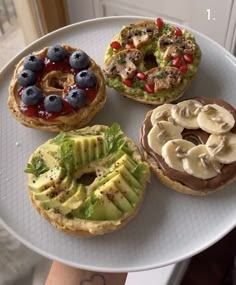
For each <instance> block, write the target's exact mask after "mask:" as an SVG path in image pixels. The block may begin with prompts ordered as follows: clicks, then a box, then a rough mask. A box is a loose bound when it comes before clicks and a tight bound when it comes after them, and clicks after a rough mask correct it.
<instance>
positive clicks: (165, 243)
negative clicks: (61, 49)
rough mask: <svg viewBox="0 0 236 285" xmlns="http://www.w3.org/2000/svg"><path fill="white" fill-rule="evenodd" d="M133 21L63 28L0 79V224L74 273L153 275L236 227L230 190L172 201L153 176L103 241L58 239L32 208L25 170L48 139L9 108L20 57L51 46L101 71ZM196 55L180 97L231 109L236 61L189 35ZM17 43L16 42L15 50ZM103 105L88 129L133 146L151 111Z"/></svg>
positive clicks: (234, 194) (114, 98)
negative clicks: (77, 54)
mask: <svg viewBox="0 0 236 285" xmlns="http://www.w3.org/2000/svg"><path fill="white" fill-rule="evenodd" d="M139 19H140V18H137V17H115V18H112V17H111V18H102V19H97V20H92V21H86V22H83V23H79V24H75V25H72V26H68V27H65V28H63V29H61V30H58V31H56V32H54V33H51V34H49V35H47V36H45V37H43V38H42V39H40V40H38V41H36V42H35V43H33V44H32V45H31V46H29V47H27V48H26V49H25V50H24V51H22V52H21V53H20V54H18V55H17V57H15V58H14V59H13V60H12V61H11V62H10V63H9V64H8V65H7V66H6V67H5V68H4V69H3V70H2V72H1V77H0V94H1V97H0V134H1V149H0V150H1V152H0V217H1V221H2V223H3V225H5V227H6V228H7V229H8V230H9V231H10V232H11V233H13V234H14V235H15V236H16V237H17V238H18V239H19V240H21V241H22V242H23V243H24V244H25V245H27V246H28V247H30V248H31V249H33V250H35V251H36V252H38V253H40V254H42V255H44V256H46V257H49V258H51V259H56V260H59V261H62V262H64V263H67V264H69V265H73V266H76V267H80V268H85V269H88V268H89V269H92V270H97V271H109V272H122V271H137V270H145V269H151V268H156V267H160V266H164V265H167V264H170V263H174V262H177V261H180V260H183V259H185V258H187V257H189V256H192V255H194V254H196V253H198V252H200V251H202V250H203V249H205V248H207V247H208V246H210V245H211V244H213V243H214V242H216V241H217V240H219V239H220V238H221V237H223V236H224V235H225V234H226V233H228V232H229V231H230V230H231V229H232V228H234V226H235V222H236V207H235V203H236V191H235V189H233V188H234V186H235V185H232V186H230V187H227V189H225V190H224V191H221V192H219V193H216V194H213V195H211V196H209V197H205V198H198V197H191V196H185V195H182V194H178V193H176V192H174V191H172V190H170V189H168V188H166V187H164V186H163V185H162V184H161V183H159V182H158V180H157V178H155V177H154V176H153V177H152V183H151V184H150V186H149V187H148V191H147V195H146V199H145V201H144V204H143V207H142V209H141V211H140V213H139V214H138V216H137V217H136V218H135V219H134V220H133V221H132V222H130V223H129V224H128V225H127V226H126V227H125V228H123V229H121V230H119V231H117V232H115V233H112V234H107V235H105V236H103V237H96V238H91V239H80V238H74V237H71V236H69V235H66V234H64V233H61V232H59V231H58V230H56V229H55V228H54V227H53V226H51V225H50V224H49V223H48V222H47V221H46V220H44V219H43V218H42V217H41V216H40V215H39V214H38V213H37V212H36V211H35V209H34V208H33V207H32V206H31V204H30V201H29V198H28V194H27V190H26V175H25V174H24V169H25V165H26V162H27V160H28V158H29V155H30V154H31V152H32V151H33V150H34V149H35V148H36V147H37V146H38V145H40V144H41V143H43V142H44V141H45V140H46V139H48V138H49V137H52V136H53V135H52V134H50V133H46V132H42V131H38V130H33V129H29V128H26V127H24V126H22V125H21V124H20V123H18V122H16V121H15V120H14V119H13V118H12V116H11V114H10V113H9V111H8V109H7V96H8V86H9V82H10V78H11V76H12V73H13V70H14V65H15V64H16V63H17V61H18V60H19V59H20V58H21V57H22V56H24V55H27V54H29V53H30V52H32V51H34V50H39V49H41V48H43V47H44V46H48V45H52V44H55V43H68V44H70V45H72V46H75V47H76V46H78V47H80V48H82V49H84V50H85V51H86V52H87V53H88V54H89V55H91V56H92V57H93V58H94V59H95V60H96V61H97V62H98V64H100V65H101V66H102V65H103V56H104V52H105V49H106V47H107V45H108V44H109V43H110V41H111V39H112V37H113V36H114V35H115V34H116V33H117V32H118V31H119V30H120V29H121V27H122V26H123V25H126V24H128V23H131V22H135V21H137V20H139ZM192 32H193V33H194V34H195V36H196V38H197V41H198V43H199V45H200V47H201V49H202V53H203V57H202V62H201V65H200V70H199V73H198V75H197V77H196V79H195V80H194V82H193V84H192V86H191V87H190V89H189V90H188V91H187V93H186V95H185V98H187V97H190V96H197V95H202V96H209V97H219V98H223V99H225V100H226V101H228V102H230V103H231V104H233V105H234V104H235V102H236V100H235V90H236V60H235V58H234V57H233V56H232V55H231V54H229V53H228V52H227V51H226V50H225V49H223V48H222V47H221V46H219V45H218V44H216V43H215V42H213V41H212V40H210V39H208V38H207V37H205V36H203V35H201V34H199V33H197V32H195V31H192ZM16 44H17V43H16ZM107 94H108V98H109V99H108V102H107V104H106V106H105V108H104V109H103V110H102V111H101V113H100V114H98V115H97V116H96V118H95V119H94V120H93V122H92V123H102V124H108V125H109V124H111V123H112V122H115V121H116V122H119V123H120V124H121V127H122V128H123V130H124V131H125V132H126V133H127V134H128V135H129V136H130V137H131V138H133V139H134V140H135V141H136V142H138V133H139V127H140V125H141V123H142V121H143V119H144V116H145V113H146V112H147V111H148V110H149V109H150V108H151V107H147V106H143V105H142V104H139V103H135V102H133V101H132V100H129V99H125V98H123V97H122V96H119V95H117V94H116V93H115V92H113V91H111V90H108V92H107Z"/></svg>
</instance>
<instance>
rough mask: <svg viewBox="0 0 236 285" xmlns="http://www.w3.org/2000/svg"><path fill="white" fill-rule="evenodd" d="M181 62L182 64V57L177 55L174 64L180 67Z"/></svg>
mask: <svg viewBox="0 0 236 285" xmlns="http://www.w3.org/2000/svg"><path fill="white" fill-rule="evenodd" d="M180 64H181V59H180V57H176V58H174V59H173V60H172V66H174V67H177V68H178V67H180Z"/></svg>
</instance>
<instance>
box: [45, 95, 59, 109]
mask: <svg viewBox="0 0 236 285" xmlns="http://www.w3.org/2000/svg"><path fill="white" fill-rule="evenodd" d="M44 109H45V110H46V111H47V112H60V111H61V110H62V98H61V97H60V96H59V95H56V94H51V95H48V96H47V97H45V99H44Z"/></svg>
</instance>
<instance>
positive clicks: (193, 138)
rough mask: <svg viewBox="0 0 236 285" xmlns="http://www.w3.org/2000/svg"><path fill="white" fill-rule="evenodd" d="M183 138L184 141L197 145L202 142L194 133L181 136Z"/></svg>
mask: <svg viewBox="0 0 236 285" xmlns="http://www.w3.org/2000/svg"><path fill="white" fill-rule="evenodd" d="M183 139H185V140H186V141H189V142H191V143H193V144H195V145H199V144H202V143H203V142H202V141H201V139H200V138H199V137H197V136H195V135H186V136H184V137H183Z"/></svg>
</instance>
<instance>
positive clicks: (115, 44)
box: [110, 41, 121, 49]
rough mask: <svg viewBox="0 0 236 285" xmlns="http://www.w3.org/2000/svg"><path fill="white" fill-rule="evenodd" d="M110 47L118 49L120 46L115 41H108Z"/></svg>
mask: <svg viewBox="0 0 236 285" xmlns="http://www.w3.org/2000/svg"><path fill="white" fill-rule="evenodd" d="M110 47H111V48H113V49H120V48H121V44H120V43H119V42H117V41H115V42H112V43H110Z"/></svg>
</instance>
